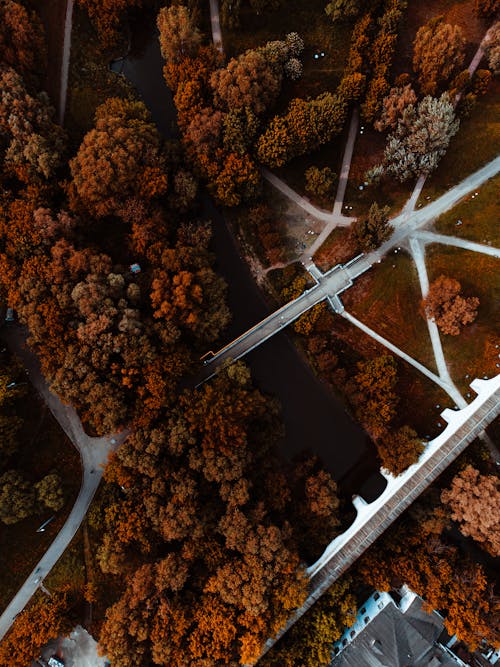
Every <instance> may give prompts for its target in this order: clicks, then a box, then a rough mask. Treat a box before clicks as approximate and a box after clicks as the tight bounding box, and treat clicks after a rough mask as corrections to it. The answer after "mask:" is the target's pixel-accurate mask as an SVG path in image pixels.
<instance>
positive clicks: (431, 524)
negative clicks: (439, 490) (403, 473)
mask: <svg viewBox="0 0 500 667" xmlns="http://www.w3.org/2000/svg"><path fill="white" fill-rule="evenodd" d="M442 514H443V513H442V510H441V509H440V508H437V509H436V502H435V500H434V501H433V502H432V509H427V508H426V506H425V505H423V504H422V502H417V503H415V504H414V505H413V506H412V508H411V509H410V510H409V513H408V514H407V515H406V516H405V517H402V518H400V519H399V520H398V521H397V522H396V523H395V524H394V526H393V527H392V528H390V529H389V530H388V531H387V532H386V533H385V534H384V536H383V538H382V539H381V540H379V541H377V543H376V544H374V545H373V546H372V547H370V549H369V550H368V551H367V552H366V553H365V555H363V556H362V557H361V559H360V560H359V561H358V564H357V569H358V572H359V575H360V577H361V578H362V579H363V581H364V582H365V583H368V584H370V585H371V586H374V587H375V588H378V589H379V590H389V589H390V588H391V586H392V585H393V584H394V583H396V582H401V581H404V582H405V583H406V584H407V585H408V586H409V587H410V588H411V589H412V590H413V591H415V592H416V593H417V594H418V595H420V596H421V597H422V598H423V599H424V600H425V601H426V603H427V604H428V605H429V607H430V608H432V609H437V610H438V611H441V612H442V613H443V615H444V617H445V620H444V625H445V628H446V630H447V631H448V633H449V634H450V635H453V634H456V635H457V638H458V639H459V640H462V641H464V642H465V643H466V644H468V646H469V648H470V649H471V650H474V649H475V648H477V646H479V645H480V644H481V643H482V642H483V641H486V642H487V643H488V644H490V645H494V646H495V645H496V646H497V645H498V644H499V642H500V633H499V626H498V603H497V598H496V595H495V590H494V581H493V580H491V579H488V576H487V574H486V572H485V570H484V569H483V567H482V566H481V565H479V564H478V563H477V562H475V561H472V560H470V559H469V558H468V557H467V556H466V555H465V554H464V552H463V551H461V550H459V549H458V548H457V547H456V546H454V545H452V544H450V543H449V542H448V541H447V540H446V538H445V536H444V535H443V530H444V528H445V527H446V519H445V516H443V515H442Z"/></svg>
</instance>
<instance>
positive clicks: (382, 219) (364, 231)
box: [353, 202, 393, 252]
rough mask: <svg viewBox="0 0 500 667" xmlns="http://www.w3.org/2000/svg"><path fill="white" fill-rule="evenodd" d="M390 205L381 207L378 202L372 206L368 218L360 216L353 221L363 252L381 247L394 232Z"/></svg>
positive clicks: (355, 234)
mask: <svg viewBox="0 0 500 667" xmlns="http://www.w3.org/2000/svg"><path fill="white" fill-rule="evenodd" d="M388 214H389V207H388V206H382V207H380V206H379V205H378V204H377V203H376V202H373V204H372V205H371V206H370V210H369V212H368V217H367V218H358V220H356V221H355V222H354V223H353V230H354V236H355V237H356V240H357V242H358V245H359V247H360V248H361V250H363V252H369V251H370V250H375V249H376V248H379V247H380V246H381V245H382V243H383V242H384V241H387V239H388V238H389V237H390V236H391V234H392V232H393V228H392V225H391V224H390V223H389V218H388V217H387V216H388Z"/></svg>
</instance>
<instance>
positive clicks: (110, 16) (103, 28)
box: [79, 0, 143, 48]
mask: <svg viewBox="0 0 500 667" xmlns="http://www.w3.org/2000/svg"><path fill="white" fill-rule="evenodd" d="M79 3H80V4H81V5H82V6H83V7H84V8H85V10H86V11H87V13H88V15H89V17H90V18H91V20H92V21H93V23H94V24H95V26H96V28H97V32H98V33H99V38H100V40H101V42H102V43H103V45H104V46H105V47H108V48H109V47H111V46H114V45H115V44H116V42H117V41H118V37H119V33H118V28H119V27H120V24H121V23H122V21H123V19H124V18H126V17H127V11H128V10H129V9H133V8H134V7H142V5H143V0H79Z"/></svg>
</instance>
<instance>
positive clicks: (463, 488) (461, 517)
mask: <svg viewBox="0 0 500 667" xmlns="http://www.w3.org/2000/svg"><path fill="white" fill-rule="evenodd" d="M441 502H443V503H445V504H446V505H448V507H449V508H450V510H451V518H452V519H453V521H457V522H458V524H459V527H460V532H461V533H462V535H466V536H470V537H472V539H474V540H476V542H479V543H480V544H481V546H483V547H484V548H485V549H486V551H488V553H490V554H491V555H492V556H494V557H496V556H500V480H499V479H498V477H496V476H495V475H481V474H480V473H479V471H478V470H476V469H475V468H473V467H472V466H467V467H466V468H465V469H464V470H462V472H460V473H459V474H458V475H456V476H455V477H454V478H453V481H452V483H451V486H450V488H449V489H446V490H444V491H443V492H442V493H441Z"/></svg>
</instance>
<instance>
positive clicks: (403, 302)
mask: <svg viewBox="0 0 500 667" xmlns="http://www.w3.org/2000/svg"><path fill="white" fill-rule="evenodd" d="M421 298H422V296H421V291H420V284H419V281H418V276H417V271H416V268H415V265H414V264H413V261H412V260H411V258H410V257H409V256H408V255H406V254H405V253H403V252H398V253H397V254H391V255H390V256H389V257H386V258H385V259H384V260H383V261H382V263H381V264H380V265H376V266H374V267H373V268H372V269H371V270H370V271H368V272H367V273H366V274H365V275H364V276H361V277H360V278H358V280H357V281H356V283H355V285H354V286H353V287H351V288H350V289H349V290H347V291H346V292H344V295H343V302H344V305H345V307H346V310H348V311H349V312H350V313H352V314H353V315H354V316H355V317H357V318H358V319H359V320H361V321H362V322H363V323H364V324H366V325H367V326H369V327H371V328H372V329H373V330H374V331H376V332H377V333H378V334H380V335H381V336H384V338H387V340H389V341H390V342H391V343H393V344H394V345H397V346H398V347H399V348H400V349H402V350H403V351H404V352H406V353H407V354H409V355H411V356H412V357H414V358H415V359H416V360H417V361H420V363H422V364H424V366H426V367H427V368H428V369H429V370H431V371H433V372H436V366H435V361H434V355H433V353H432V346H431V342H430V339H429V333H428V329H427V324H426V322H425V320H424V318H423V317H422V316H421V315H420V312H419V307H420V301H421ZM417 372H418V371H417Z"/></svg>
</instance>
